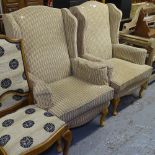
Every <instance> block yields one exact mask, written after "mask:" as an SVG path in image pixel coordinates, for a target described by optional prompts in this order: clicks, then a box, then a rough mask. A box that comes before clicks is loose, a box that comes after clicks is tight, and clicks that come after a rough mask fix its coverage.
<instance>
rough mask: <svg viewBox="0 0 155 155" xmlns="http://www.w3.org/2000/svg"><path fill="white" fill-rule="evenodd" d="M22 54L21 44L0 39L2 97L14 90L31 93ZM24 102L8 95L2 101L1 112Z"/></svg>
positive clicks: (0, 87)
mask: <svg viewBox="0 0 155 155" xmlns="http://www.w3.org/2000/svg"><path fill="white" fill-rule="evenodd" d="M21 53H22V52H21V46H20V43H19V42H18V43H17V42H16V43H15V42H9V41H8V40H6V39H0V96H1V95H2V94H4V93H7V92H8V91H12V90H13V91H17V92H19V93H27V92H29V87H28V83H27V79H26V75H25V71H24V66H23V60H22V54H21ZM23 100H25V98H23V97H21V96H18V95H11V94H10V95H6V96H5V97H3V98H2V99H1V100H0V111H3V110H6V109H8V108H11V107H13V106H15V105H18V104H19V103H21V102H22V101H23Z"/></svg>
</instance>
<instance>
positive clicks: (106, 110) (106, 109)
mask: <svg viewBox="0 0 155 155" xmlns="http://www.w3.org/2000/svg"><path fill="white" fill-rule="evenodd" d="M107 114H108V105H105V106H104V108H103V110H102V112H101V117H100V126H101V127H103V126H104V125H105V118H106V116H107Z"/></svg>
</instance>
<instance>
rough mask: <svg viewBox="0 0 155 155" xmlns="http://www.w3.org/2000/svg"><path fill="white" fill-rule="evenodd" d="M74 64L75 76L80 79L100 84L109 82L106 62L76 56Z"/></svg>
mask: <svg viewBox="0 0 155 155" xmlns="http://www.w3.org/2000/svg"><path fill="white" fill-rule="evenodd" d="M72 66H73V67H72V68H73V74H74V76H76V77H78V78H80V79H83V80H85V81H89V82H90V83H93V84H98V85H104V84H106V85H108V84H109V77H108V73H107V71H108V70H107V65H106V64H103V63H98V62H97V63H94V62H91V61H88V60H85V59H82V58H75V59H73V60H72Z"/></svg>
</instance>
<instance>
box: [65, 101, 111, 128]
mask: <svg viewBox="0 0 155 155" xmlns="http://www.w3.org/2000/svg"><path fill="white" fill-rule="evenodd" d="M109 103H110V102H109ZM108 105H109V104H108ZM104 106H105V105H103V104H101V105H99V106H96V107H94V108H93V109H90V110H89V111H86V112H85V113H83V114H82V115H80V116H77V117H76V118H74V120H71V121H69V122H68V123H67V124H68V125H69V127H71V128H73V127H76V126H77V125H78V126H81V125H84V124H86V123H87V122H89V121H91V120H93V119H94V118H95V117H96V116H97V115H98V114H99V113H100V112H101V109H103V108H104Z"/></svg>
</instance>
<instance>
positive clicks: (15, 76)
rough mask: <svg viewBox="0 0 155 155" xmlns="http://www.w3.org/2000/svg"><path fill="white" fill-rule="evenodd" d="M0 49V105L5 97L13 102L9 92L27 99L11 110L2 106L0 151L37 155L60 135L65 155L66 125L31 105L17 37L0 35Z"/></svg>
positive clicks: (67, 137) (22, 56)
mask: <svg viewBox="0 0 155 155" xmlns="http://www.w3.org/2000/svg"><path fill="white" fill-rule="evenodd" d="M0 49H1V51H0V81H1V87H0V102H1V103H2V105H3V106H5V104H7V101H5V100H9V106H10V105H11V104H14V102H12V100H10V95H13V97H14V98H16V99H19V98H20V99H21V97H23V96H25V98H27V102H26V104H25V105H27V106H25V107H22V108H21V107H20V109H19V110H17V111H15V112H14V113H10V108H9V107H8V106H6V107H5V112H6V113H5V114H6V116H4V117H2V118H0V154H1V155H10V154H12V153H13V154H16V155H18V154H25V155H29V154H40V153H42V152H43V151H45V150H47V149H48V148H49V147H50V146H51V145H52V144H53V143H55V142H56V141H57V140H59V139H60V138H61V137H62V138H63V139H64V141H65V143H64V144H65V146H64V150H63V153H64V155H67V153H68V149H69V145H70V143H71V140H72V135H71V131H70V130H69V129H68V126H67V125H66V124H65V122H63V121H61V120H60V119H59V118H57V117H56V116H53V115H52V114H51V113H50V112H47V111H45V110H43V109H41V108H38V107H37V104H36V105H32V104H34V102H33V100H32V93H30V89H29V88H30V87H29V82H28V76H27V72H26V69H25V66H26V65H25V61H23V60H24V53H23V50H22V43H21V40H11V39H8V38H6V37H5V36H0ZM23 75H24V76H23ZM23 77H24V78H23ZM30 104H31V105H30ZM3 106H2V107H3ZM22 106H23V105H22ZM7 107H8V108H7ZM1 113H2V112H0V114H1ZM8 113H10V114H8ZM2 114H4V112H3V113H2Z"/></svg>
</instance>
